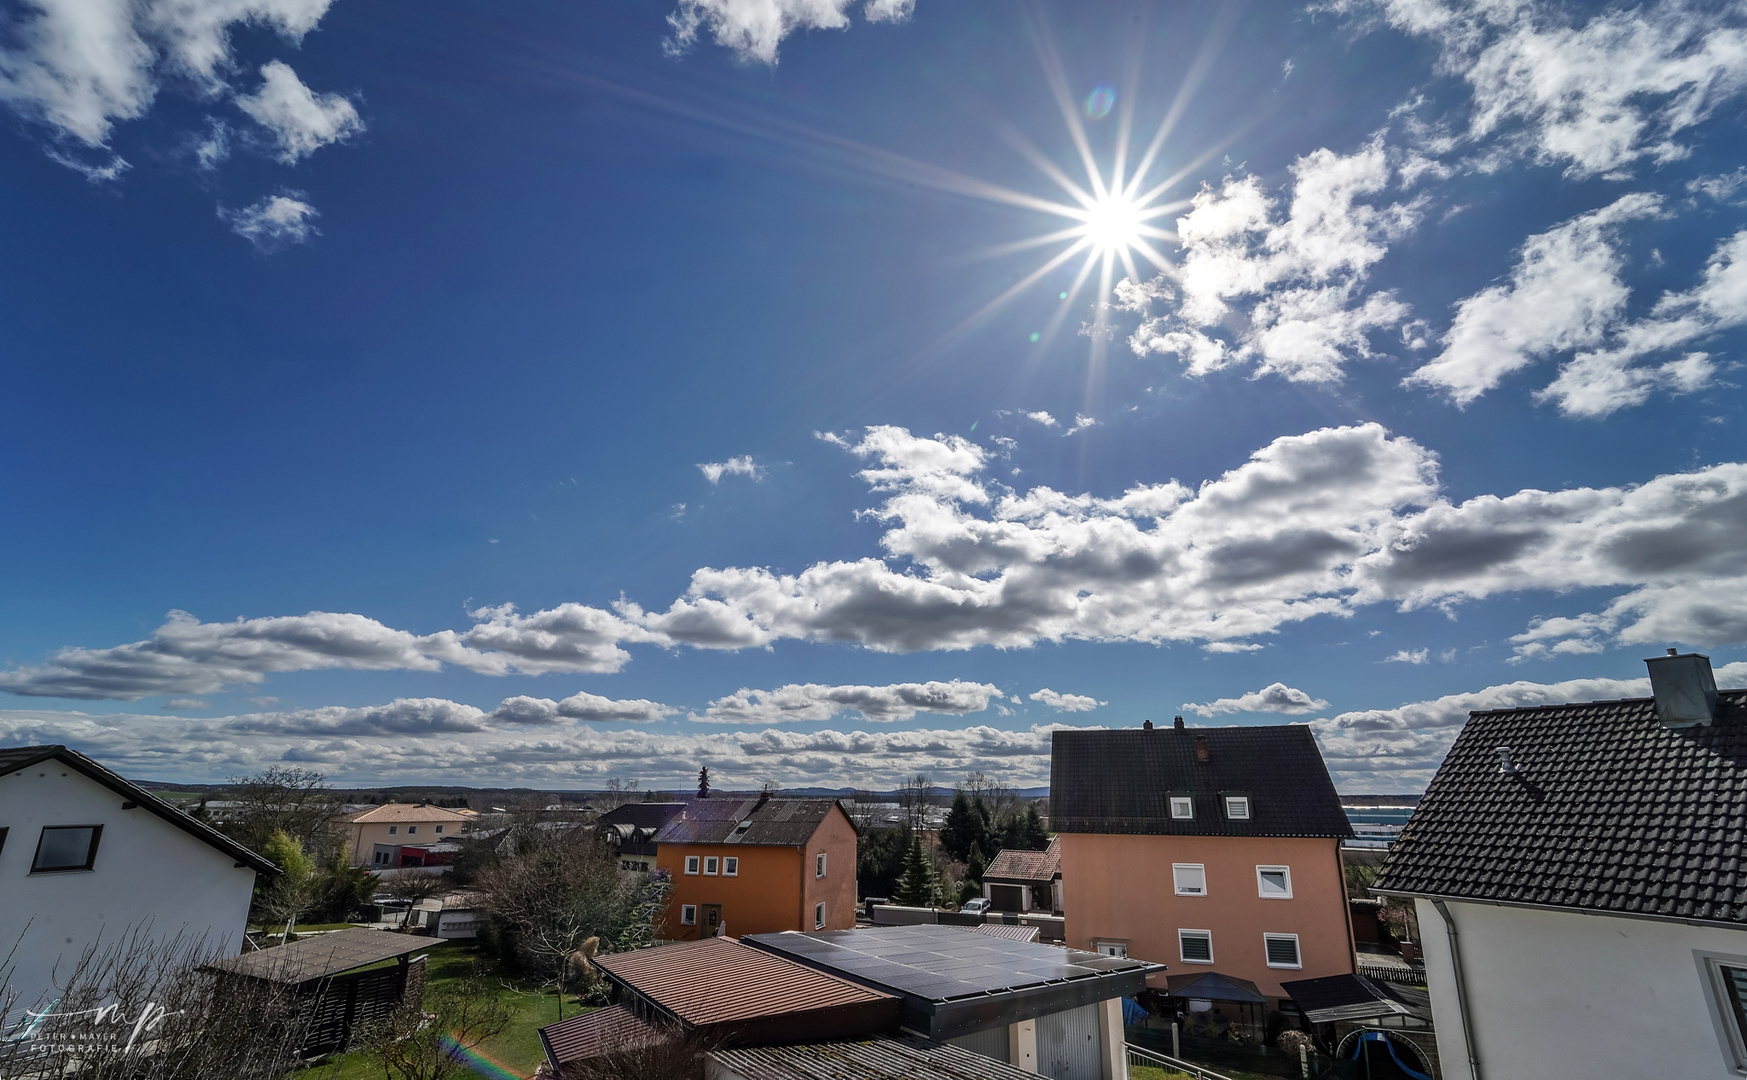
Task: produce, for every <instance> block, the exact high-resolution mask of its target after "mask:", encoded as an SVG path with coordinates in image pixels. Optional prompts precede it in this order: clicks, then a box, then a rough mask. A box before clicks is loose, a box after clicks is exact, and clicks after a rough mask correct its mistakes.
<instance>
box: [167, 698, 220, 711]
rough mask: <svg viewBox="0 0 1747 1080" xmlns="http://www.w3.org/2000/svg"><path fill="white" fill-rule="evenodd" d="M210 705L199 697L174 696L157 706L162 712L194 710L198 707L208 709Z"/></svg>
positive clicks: (198, 708)
mask: <svg viewBox="0 0 1747 1080" xmlns="http://www.w3.org/2000/svg"><path fill="white" fill-rule="evenodd" d="M211 707H212V706H210V705H208V704H207V703H206V702H204V701H201V700H200V699H199V698H187V697H184V698H174V699H172V700H170V701H166V702H164V703H163V704H162V705H159V706H158V708H159V709H160V710H161V711H163V712H195V711H198V710H200V709H210V708H211Z"/></svg>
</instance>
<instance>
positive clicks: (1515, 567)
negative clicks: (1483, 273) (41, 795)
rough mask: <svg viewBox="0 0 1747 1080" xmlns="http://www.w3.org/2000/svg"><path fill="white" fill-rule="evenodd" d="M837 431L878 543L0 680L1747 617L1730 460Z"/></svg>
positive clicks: (1743, 500)
mask: <svg viewBox="0 0 1747 1080" xmlns="http://www.w3.org/2000/svg"><path fill="white" fill-rule="evenodd" d="M844 442H845V443H848V447H849V450H850V452H851V453H853V454H855V455H856V456H857V457H859V458H861V459H863V461H864V462H866V467H865V468H863V469H862V471H861V473H860V475H861V477H862V478H863V479H864V480H866V481H867V483H868V484H869V485H870V486H871V487H872V488H873V489H874V490H875V491H876V492H879V493H881V494H882V495H883V496H884V499H883V501H882V502H880V503H879V504H878V505H877V506H875V507H874V508H872V509H870V510H868V511H867V515H868V516H869V517H870V518H871V519H872V520H875V521H879V522H881V523H883V524H884V526H885V531H884V533H883V535H882V536H881V538H880V545H881V547H882V549H883V553H884V558H873V557H864V558H859V559H853V560H847V561H830V562H819V563H815V564H813V565H811V566H809V567H806V568H805V569H803V570H801V571H799V572H796V573H784V572H779V571H776V570H771V569H768V568H753V567H724V568H704V569H700V570H698V571H696V572H695V573H694V574H693V575H692V579H691V584H690V587H689V588H688V589H687V590H686V591H685V593H684V594H683V595H682V596H680V597H679V598H678V599H676V600H674V601H673V602H672V603H671V604H670V605H669V606H668V607H667V608H666V609H662V610H647V609H644V608H643V607H642V606H640V605H639V604H637V603H635V602H633V601H631V600H628V599H626V600H621V601H619V602H618V603H617V604H615V605H614V610H611V611H608V610H604V609H601V608H596V607H590V606H587V605H583V604H575V603H569V604H561V605H558V606H556V607H553V608H550V609H547V610H544V611H538V612H535V613H533V614H530V615H521V614H519V613H517V611H516V609H515V608H514V607H513V606H511V605H498V606H496V607H482V608H479V609H476V610H474V611H472V612H471V613H470V614H471V615H472V617H473V620H474V624H473V625H472V626H471V627H469V628H467V629H464V630H443V631H439V632H436V633H432V634H427V635H414V634H411V633H408V632H406V631H402V630H394V629H391V628H389V627H386V626H383V625H382V624H380V623H378V622H376V621H374V620H372V619H368V618H366V617H364V616H361V615H346V614H333V613H325V612H312V613H310V614H309V615H304V616H289V617H279V618H262V619H246V620H238V621H236V622H233V623H201V622H199V621H197V620H195V619H194V618H193V617H192V616H189V615H186V614H181V613H175V614H173V615H172V616H171V618H170V620H169V621H168V622H167V623H166V624H165V625H164V626H163V627H161V628H160V629H159V630H158V631H157V632H156V633H154V634H153V635H152V637H151V638H149V639H147V640H145V641H138V642H133V643H131V644H126V645H120V646H116V647H114V648H108V649H82V648H70V649H63V650H61V651H60V652H58V653H56V654H54V655H53V656H51V657H50V658H49V661H48V662H47V663H45V664H42V665H37V666H32V667H24V668H14V669H11V670H8V671H0V691H11V692H13V693H18V694H28V695H42V696H60V697H82V698H119V699H129V700H131V699H137V698H140V697H146V696H152V695H159V694H162V695H177V696H181V695H195V694H205V693H211V692H215V691H216V690H218V689H220V688H221V687H224V686H230V685H238V684H245V685H246V684H254V683H259V682H261V681H262V680H263V679H264V677H265V675H266V674H269V673H274V672H286V671H302V670H312V669H318V668H352V669H370V670H392V669H405V670H422V671H435V670H437V669H438V667H439V666H441V665H442V664H452V665H455V666H458V667H462V668H464V669H466V670H469V671H475V672H479V673H482V674H489V675H506V674H513V673H523V674H541V673H554V672H584V671H593V672H608V671H615V670H618V669H619V668H620V667H622V666H623V665H624V664H625V663H626V662H627V661H628V660H629V659H630V653H629V652H628V651H627V650H626V649H625V648H624V646H625V645H628V644H634V643H645V644H651V645H656V646H662V647H672V646H680V645H684V646H690V647H694V648H712V649H740V648H747V647H763V646H767V645H771V644H774V643H776V642H778V641H784V640H794V641H812V642H845V643H853V644H858V645H861V646H863V647H865V648H868V649H873V650H877V651H881V652H910V651H917V650H952V649H968V648H975V647H978V646H995V647H998V648H1023V647H1027V646H1031V645H1035V644H1037V643H1038V642H1042V641H1052V642H1055V641H1064V640H1084V641H1104V642H1108V641H1135V642H1147V643H1167V642H1183V643H1195V644H1201V645H1203V646H1211V647H1214V648H1221V647H1226V648H1242V649H1244V650H1246V651H1247V650H1249V649H1251V648H1252V647H1254V646H1255V645H1256V642H1255V641H1254V640H1253V639H1254V638H1255V637H1257V636H1258V635H1263V634H1268V633H1272V632H1274V631H1277V630H1278V629H1280V628H1281V627H1283V626H1288V625H1291V624H1293V623H1297V622H1302V621H1306V620H1309V619H1315V618H1318V617H1323V616H1334V617H1340V616H1345V615H1350V614H1352V613H1353V612H1354V611H1357V610H1359V609H1360V608H1363V607H1366V606H1369V605H1375V604H1383V603H1387V604H1394V605H1397V606H1399V607H1402V608H1406V609H1412V608H1420V607H1427V606H1437V607H1443V608H1452V607H1453V606H1455V605H1458V604H1460V603H1462V602H1464V601H1472V600H1479V599H1483V598H1486V597H1491V596H1497V595H1501V594H1512V593H1516V594H1520V593H1541V594H1545V593H1554V594H1564V593H1570V592H1573V591H1575V590H1579V589H1585V590H1608V591H1610V592H1612V593H1613V599H1612V600H1611V601H1610V602H1608V603H1607V605H1606V606H1605V607H1604V608H1603V609H1602V610H1601V611H1600V612H1598V613H1595V614H1596V617H1597V618H1601V619H1605V620H1606V621H1607V622H1606V625H1607V627H1608V630H1607V633H1608V635H1610V636H1609V637H1608V638H1607V640H1608V642H1609V643H1610V645H1611V644H1626V645H1636V644H1645V643H1652V642H1654V643H1667V642H1681V643H1686V644H1693V645H1706V646H1715V645H1723V644H1732V643H1741V642H1747V615H1744V614H1743V613H1742V612H1741V610H1740V605H1738V604H1735V603H1733V602H1732V598H1733V597H1735V596H1738V595H1742V594H1744V593H1747V548H1744V547H1743V546H1742V544H1741V543H1740V536H1741V535H1742V534H1743V532H1744V531H1747V464H1743V463H1725V464H1720V465H1714V466H1710V467H1707V468H1703V469H1696V470H1693V471H1690V472H1684V473H1675V474H1671V475H1666V476H1660V477H1656V478H1654V479H1651V480H1649V481H1647V482H1645V483H1642V484H1639V485H1635V486H1623V487H1608V488H1590V487H1578V488H1569V489H1565V490H1562V491H1541V490H1535V489H1528V490H1524V491H1519V492H1515V493H1511V494H1505V495H1480V496H1477V497H1475V498H1472V499H1469V500H1467V501H1465V502H1462V503H1452V502H1450V501H1449V500H1447V499H1446V498H1445V497H1444V496H1443V495H1442V494H1441V492H1440V490H1439V485H1438V479H1437V473H1438V470H1437V460H1436V457H1435V456H1434V455H1433V454H1432V453H1431V452H1430V451H1428V450H1427V449H1425V448H1424V447H1422V446H1420V445H1419V444H1417V443H1415V442H1414V441H1412V440H1411V439H1407V438H1404V437H1401V436H1395V435H1391V434H1389V432H1387V431H1386V430H1384V428H1383V427H1381V426H1380V425H1377V424H1364V425H1359V426H1356V427H1338V428H1324V429H1320V430H1317V431H1312V432H1308V433H1306V434H1304V435H1295V436H1287V437H1282V438H1279V439H1276V440H1274V441H1273V442H1271V443H1269V444H1268V445H1267V446H1264V447H1263V448H1261V449H1260V450H1257V451H1256V452H1255V453H1254V454H1252V455H1251V457H1250V459H1249V460H1248V461H1247V462H1244V463H1243V464H1241V465H1239V466H1237V467H1236V468H1233V469H1231V470H1229V471H1228V472H1226V473H1224V474H1223V475H1221V476H1218V477H1214V478H1212V479H1209V480H1207V481H1205V482H1203V483H1201V484H1200V486H1199V487H1190V486H1188V485H1185V484H1182V483H1179V482H1177V481H1174V480H1173V481H1168V482H1164V483H1147V484H1140V485H1137V486H1135V487H1132V488H1130V489H1128V490H1127V491H1124V492H1121V493H1120V494H1117V495H1114V496H1110V497H1103V496H1097V495H1092V494H1078V495H1075V494H1069V493H1065V492H1060V491H1056V490H1053V489H1051V488H1047V487H1038V488H1033V489H1031V490H1030V491H1026V492H1019V491H1016V490H1011V489H1008V488H1005V487H1003V486H1001V485H1000V484H999V483H998V482H997V481H995V480H993V479H990V478H989V477H987V476H986V475H985V469H986V467H987V466H988V465H989V464H990V452H989V451H987V450H985V449H984V448H982V447H980V446H977V445H976V444H974V443H971V442H968V441H966V440H964V439H962V438H960V437H958V436H946V435H940V436H935V437H933V438H924V437H919V436H915V435H912V434H911V433H910V432H908V431H905V430H903V429H901V428H895V427H882V428H870V429H868V430H867V431H865V432H864V433H862V435H861V436H860V438H859V439H858V440H857V441H855V442H852V443H851V442H849V441H848V440H844ZM1571 617H1577V616H1576V615H1575V614H1573V615H1572V616H1571ZM1226 643H1238V644H1231V645H1227V644H1226ZM1549 647H1551V646H1549ZM749 693H750V691H749Z"/></svg>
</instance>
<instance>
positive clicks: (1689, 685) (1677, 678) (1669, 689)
mask: <svg viewBox="0 0 1747 1080" xmlns="http://www.w3.org/2000/svg"><path fill="white" fill-rule="evenodd" d="M1644 666H1645V667H1647V668H1649V669H1650V692H1651V693H1652V694H1654V695H1655V696H1656V717H1657V719H1659V720H1661V721H1662V723H1663V725H1664V726H1666V727H1690V726H1692V725H1694V724H1708V723H1710V722H1711V721H1712V720H1715V719H1716V718H1717V680H1716V676H1714V675H1712V674H1711V658H1710V657H1708V656H1702V655H1700V654H1699V653H1684V654H1683V653H1681V652H1679V651H1678V650H1675V649H1669V650H1668V655H1666V656H1653V657H1651V658H1650V659H1648V660H1645V661H1644Z"/></svg>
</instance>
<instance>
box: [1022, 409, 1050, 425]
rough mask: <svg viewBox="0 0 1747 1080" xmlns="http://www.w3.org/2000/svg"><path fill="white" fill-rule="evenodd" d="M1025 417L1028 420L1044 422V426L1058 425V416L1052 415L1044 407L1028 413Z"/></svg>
mask: <svg viewBox="0 0 1747 1080" xmlns="http://www.w3.org/2000/svg"><path fill="white" fill-rule="evenodd" d="M1025 418H1026V419H1027V420H1035V421H1036V422H1037V423H1039V424H1042V425H1043V426H1044V427H1055V426H1056V418H1055V417H1053V416H1051V415H1050V414H1049V413H1047V412H1045V411H1044V410H1042V409H1039V410H1038V411H1036V412H1028V413H1026V414H1025Z"/></svg>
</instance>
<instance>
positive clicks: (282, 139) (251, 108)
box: [237, 60, 364, 165]
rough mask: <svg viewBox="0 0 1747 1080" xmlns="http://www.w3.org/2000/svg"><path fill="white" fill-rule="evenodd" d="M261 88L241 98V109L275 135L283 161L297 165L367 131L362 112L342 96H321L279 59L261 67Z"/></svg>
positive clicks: (238, 104)
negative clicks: (332, 144)
mask: <svg viewBox="0 0 1747 1080" xmlns="http://www.w3.org/2000/svg"><path fill="white" fill-rule="evenodd" d="M261 79H262V82H261V88H260V89H259V90H257V91H256V92H255V93H253V94H251V95H249V96H247V97H239V98H237V108H239V109H241V110H243V111H244V112H245V113H248V114H249V116H251V117H253V118H254V120H255V122H256V123H258V124H260V125H261V126H262V127H264V128H266V129H267V130H268V131H270V132H272V133H273V137H274V139H275V140H276V141H277V142H278V144H279V160H280V161H282V162H284V163H285V164H287V165H294V164H296V163H297V162H298V160H299V159H301V158H304V157H307V156H309V155H310V154H313V153H315V152H316V151H317V150H319V149H321V148H322V147H324V146H327V145H328V144H330V143H336V142H342V141H344V140H346V139H349V138H351V137H352V136H353V135H356V134H358V133H359V132H361V131H363V130H364V121H363V120H362V119H360V118H359V116H358V110H357V108H356V107H355V106H353V104H352V103H351V102H350V101H347V100H346V98H345V97H344V96H343V95H340V94H321V95H319V96H318V95H317V94H316V93H315V92H314V91H312V90H310V88H309V87H307V86H305V85H303V80H301V79H299V78H298V77H297V73H296V72H295V71H292V70H291V68H290V66H289V65H287V64H284V63H282V62H280V61H278V60H273V61H270V62H269V63H267V64H265V65H263V66H262V68H261Z"/></svg>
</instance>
